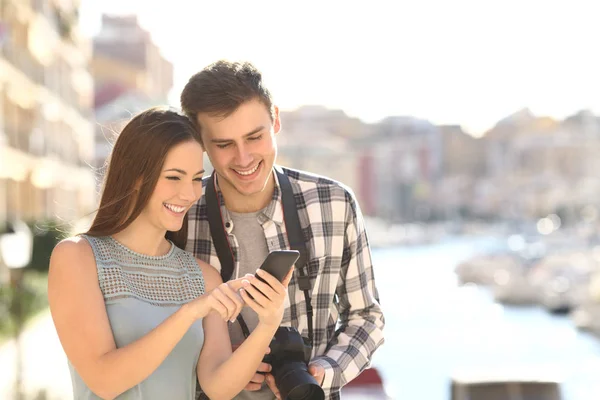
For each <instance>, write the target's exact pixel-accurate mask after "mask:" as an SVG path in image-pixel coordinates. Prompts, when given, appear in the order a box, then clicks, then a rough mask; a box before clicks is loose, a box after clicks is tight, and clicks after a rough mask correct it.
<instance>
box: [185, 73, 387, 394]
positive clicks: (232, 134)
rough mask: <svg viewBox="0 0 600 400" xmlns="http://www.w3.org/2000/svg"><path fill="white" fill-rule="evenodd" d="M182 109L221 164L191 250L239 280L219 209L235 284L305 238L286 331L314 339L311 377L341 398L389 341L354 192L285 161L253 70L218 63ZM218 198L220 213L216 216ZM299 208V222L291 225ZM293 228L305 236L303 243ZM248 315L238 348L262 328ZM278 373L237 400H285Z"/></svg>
mask: <svg viewBox="0 0 600 400" xmlns="http://www.w3.org/2000/svg"><path fill="white" fill-rule="evenodd" d="M181 106H182V109H183V111H184V112H185V113H186V115H187V116H188V117H189V118H190V119H191V120H192V121H193V122H194V123H195V124H196V126H197V128H198V129H199V131H200V133H201V136H202V141H203V142H204V148H205V150H206V152H207V153H208V156H209V158H210V161H211V163H212V165H213V167H214V174H213V175H212V176H210V177H207V178H206V179H204V184H203V196H202V198H201V199H200V200H199V201H198V203H197V204H196V205H195V206H194V207H192V209H191V210H190V214H189V234H188V245H187V250H189V251H192V252H193V253H194V255H195V256H196V257H198V258H200V259H201V260H203V261H205V262H207V263H209V264H211V265H213V266H214V267H216V268H217V269H220V270H221V271H222V275H223V276H224V279H229V276H228V275H229V274H228V273H223V271H224V270H225V269H224V268H222V267H223V263H222V261H223V259H224V258H223V251H219V249H218V248H217V247H216V246H215V237H213V235H214V234H215V230H213V231H211V226H210V225H211V224H212V226H213V227H214V226H216V224H215V223H214V222H211V223H209V220H211V221H214V218H215V215H218V214H219V211H220V219H219V220H218V222H219V224H218V225H219V227H218V228H219V229H221V230H222V231H223V232H224V234H223V237H224V238H226V240H225V239H224V240H223V241H225V242H226V245H225V246H226V247H228V248H227V252H226V253H227V256H229V257H232V258H233V261H232V263H233V265H232V271H231V272H232V273H231V278H235V277H240V276H243V275H244V274H246V273H254V272H255V271H256V269H257V268H258V267H259V266H260V265H261V263H262V261H263V260H264V259H265V258H266V256H267V254H269V253H270V252H272V251H275V250H285V249H290V247H292V246H291V244H290V243H292V242H293V240H290V238H291V237H300V236H301V238H300V240H299V241H300V242H302V243H301V245H302V248H303V249H305V250H306V257H304V258H303V259H304V261H302V263H301V265H299V264H300V263H297V264H296V267H297V268H296V272H295V273H296V275H295V276H294V278H293V279H292V281H291V283H290V285H289V288H288V299H287V301H286V311H285V314H284V317H283V321H282V326H288V327H293V328H296V329H297V331H298V332H299V333H300V334H301V335H302V337H303V338H305V339H306V338H308V339H306V340H305V343H308V345H310V346H311V354H310V360H309V366H308V372H309V373H310V374H311V375H312V376H313V377H314V378H315V380H316V382H317V384H318V385H321V387H322V388H323V391H324V392H325V398H327V399H338V398H339V397H340V394H339V392H340V389H341V388H342V386H343V385H345V384H346V383H348V382H349V381H350V380H352V379H354V378H355V377H356V376H357V375H358V374H359V373H360V372H361V371H362V370H364V369H365V368H367V367H368V366H369V364H370V361H371V357H372V355H373V353H374V352H375V350H376V349H377V348H378V347H379V346H380V345H381V344H382V343H383V334H382V330H383V326H384V317H383V314H382V311H381V308H380V306H379V297H378V293H377V289H376V287H375V280H374V274H373V265H372V262H371V252H370V248H369V244H368V240H367V235H366V232H365V227H364V223H363V217H362V214H361V211H360V207H359V205H358V203H357V201H356V199H355V197H354V194H353V193H352V192H351V191H350V189H349V188H347V187H345V186H344V185H343V184H341V183H338V182H335V181H333V180H331V179H328V178H325V177H321V176H316V175H313V174H310V173H307V172H302V171H296V170H292V169H289V168H282V167H280V166H277V165H276V164H275V162H276V158H277V141H276V136H277V134H279V132H280V130H281V120H280V115H279V109H278V108H277V107H276V106H275V105H274V104H273V101H272V98H271V94H270V92H269V91H268V89H267V88H266V87H265V86H264V84H263V82H262V76H261V73H260V72H259V71H258V70H257V69H256V68H255V67H254V66H253V65H252V64H250V63H231V62H226V61H218V62H216V63H214V64H211V65H209V66H208V67H206V68H204V69H203V70H202V71H200V72H199V73H197V74H196V75H194V76H192V78H191V79H190V80H189V82H188V84H187V85H186V87H185V88H184V90H183V93H182V94H181ZM207 189H208V190H207ZM211 193H212V196H214V197H216V202H215V203H214V204H216V205H215V207H216V209H212V210H211V214H210V215H209V209H210V207H209V205H210V202H207V198H209V199H210V197H211ZM286 193H291V196H286ZM286 198H287V199H290V198H291V203H294V204H292V207H290V206H289V205H290V204H291V203H290V202H289V200H288V203H286V204H288V206H287V209H288V212H287V213H286V212H285V211H284V208H283V203H285V201H286V200H285V199H286ZM292 208H293V209H294V211H296V214H297V217H298V218H296V221H297V223H296V224H293V223H290V221H289V220H288V217H289V214H290V211H289V210H290V209H292ZM296 214H294V215H293V216H294V217H295V215H296ZM284 215H285V218H284ZM217 218H218V217H217ZM298 220H299V221H298ZM294 225H298V228H297V229H294ZM292 230H294V231H296V232H299V234H298V235H295V236H293V234H292ZM211 232H212V233H213V235H211ZM217 233H218V232H217ZM217 240H218V239H217ZM220 243H222V242H220ZM218 247H220V248H222V245H220V244H219V245H218ZM303 275H304V276H303ZM305 277H308V279H305ZM241 315H242V316H243V320H242V321H238V322H234V323H231V325H230V330H229V332H230V337H231V342H232V346H233V347H234V348H235V347H236V346H238V345H239V344H240V343H241V342H242V341H243V340H244V338H245V336H246V335H247V334H248V331H252V329H253V328H254V327H255V326H256V324H257V317H256V314H255V313H254V312H253V311H252V310H250V309H249V308H244V310H243V311H242V313H241ZM269 372H271V373H269ZM264 373H266V374H264ZM276 373H277V371H271V366H270V365H269V364H266V363H263V364H262V365H261V366H260V367H259V370H258V371H257V374H256V375H255V376H254V378H253V379H252V381H251V382H249V383H248V386H246V390H244V391H242V392H241V393H240V394H239V395H238V396H237V397H236V399H252V400H256V399H269V400H272V399H274V398H276V397H277V398H278V397H280V394H279V390H278V388H277V385H276V384H275V382H274V378H273V374H274V375H276Z"/></svg>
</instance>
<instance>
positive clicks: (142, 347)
mask: <svg viewBox="0 0 600 400" xmlns="http://www.w3.org/2000/svg"><path fill="white" fill-rule="evenodd" d="M181 107H182V110H183V112H184V113H185V116H183V115H180V114H178V113H176V112H174V111H169V110H163V109H150V110H147V111H144V112H142V113H140V114H139V115H137V116H135V117H134V118H133V119H132V120H131V121H130V122H129V123H128V124H127V125H126V126H125V128H124V129H123V130H122V132H121V133H120V135H119V137H118V139H117V141H116V142H115V145H114V148H113V151H112V154H111V157H110V161H109V167H108V170H107V173H106V176H105V182H104V189H103V193H102V197H101V200H100V205H99V209H98V212H97V215H96V217H95V219H94V221H93V223H92V226H91V227H90V229H89V231H88V232H86V233H85V234H81V235H78V236H76V237H73V238H69V239H66V240H64V241H62V242H61V243H59V244H58V245H57V246H56V248H55V249H54V251H53V254H52V257H51V260H50V272H49V276H48V286H49V288H48V289H49V292H48V296H49V302H50V309H51V312H52V317H53V320H54V324H55V326H56V329H57V332H58V336H59V338H60V341H61V344H62V346H63V348H64V350H65V353H66V355H67V358H68V360H69V368H70V370H71V377H72V381H73V391H74V397H75V399H76V400H78V399H94V398H110V399H112V398H119V399H121V398H122V399H143V400H146V399H186V400H187V399H194V398H195V397H196V394H197V393H196V392H197V388H196V385H197V382H199V385H200V388H201V391H202V393H201V394H200V396H201V397H202V398H210V399H232V398H236V399H275V398H281V394H280V390H279V389H278V385H277V384H276V382H275V379H274V378H273V374H274V373H276V371H272V368H273V367H272V365H271V364H269V363H267V362H263V361H267V360H266V359H264V357H265V354H267V353H269V352H270V351H271V349H270V346H271V345H272V342H271V341H272V339H273V336H274V335H275V334H279V333H278V332H280V330H281V329H283V328H280V326H281V327H292V328H295V329H296V330H297V332H299V333H300V335H301V336H302V337H303V338H307V337H308V338H309V339H308V341H305V343H307V345H309V346H310V354H309V355H308V356H307V359H306V362H307V363H308V372H309V373H310V374H311V375H312V376H313V377H314V380H316V384H318V385H320V386H321V387H322V389H323V392H324V395H325V398H326V399H338V398H340V393H339V391H340V389H341V387H342V386H343V385H344V384H346V383H347V382H349V381H350V380H352V379H353V378H355V377H356V376H357V375H358V374H359V373H360V372H361V371H362V370H363V369H365V368H366V367H368V366H369V363H370V360H371V357H372V355H373V353H374V351H375V350H376V349H377V348H378V347H379V346H380V345H381V344H382V343H383V335H382V330H383V326H384V318H383V314H382V312H381V308H380V306H379V300H378V294H377V289H376V287H375V282H374V275H373V266H372V263H371V254H370V249H369V244H368V240H367V236H366V232H365V227H364V224H363V218H362V215H361V212H360V208H359V206H358V203H357V202H356V199H355V197H354V195H353V194H352V192H351V191H349V190H348V189H347V188H346V187H344V186H343V185H341V184H340V183H337V182H335V181H332V180H330V179H327V178H323V177H319V176H315V175H311V174H308V173H305V172H301V171H295V170H291V169H287V168H281V167H279V166H276V165H275V159H276V155H277V145H276V135H277V134H278V133H279V131H280V129H281V121H280V116H279V109H278V108H277V107H276V106H275V105H274V104H273V102H272V98H271V94H270V92H269V91H268V89H267V88H266V87H265V86H264V84H263V82H262V78H261V73H260V72H259V71H258V70H257V69H256V68H255V67H254V66H253V65H252V64H250V63H231V62H226V61H218V62H216V63H214V64H211V65H209V66H208V67H206V68H204V69H203V70H202V71H200V72H199V73H197V74H196V75H194V76H193V77H192V78H191V79H190V80H189V82H188V84H187V85H186V87H185V88H184V90H183V92H182V94H181ZM204 151H206V152H207V154H208V156H209V158H210V161H211V164H212V165H213V167H214V173H213V175H211V176H210V177H206V178H204V179H203V174H204V169H203V152H204ZM211 193H212V195H213V196H214V202H213V205H212V206H211V202H210V198H211V197H210V196H209V195H210V194H211ZM286 193H291V199H292V200H291V201H292V202H294V203H295V206H294V207H292V208H294V210H293V211H295V213H292V212H291V211H290V210H291V208H290V207H289V206H288V207H286V209H287V212H286V211H285V210H284V208H283V204H284V203H285V198H286ZM287 198H288V199H289V198H290V197H287ZM286 204H289V200H288V203H286ZM219 214H220V215H219ZM289 215H292V217H295V216H296V215H297V217H295V218H296V221H297V225H298V226H299V229H298V231H299V232H300V235H298V236H302V239H301V240H300V241H301V242H303V243H302V246H303V247H304V248H305V249H306V253H305V257H303V258H304V262H303V263H302V265H300V264H299V263H296V268H292V269H291V270H290V271H289V273H288V274H287V276H286V277H285V278H284V279H283V280H282V281H281V282H280V281H279V280H277V279H275V278H274V277H273V276H271V275H269V274H268V273H264V272H263V271H257V268H258V267H259V266H260V265H261V263H262V261H263V260H264V259H265V257H266V256H267V254H269V253H270V252H272V251H276V250H285V249H290V248H291V246H292V244H293V243H292V242H293V240H291V235H292V233H291V231H292V230H293V226H292V225H294V224H290V222H289V221H288V216H289ZM215 218H216V219H215ZM209 220H212V221H218V225H220V226H219V227H218V228H219V229H220V231H221V232H223V233H221V235H222V236H220V238H221V239H222V240H220V241H219V239H218V238H215V232H216V231H218V230H219V229H215V226H216V225H217V222H212V223H210V221H209ZM211 228H212V230H211ZM211 233H213V234H212V235H211ZM217 236H218V235H217ZM298 236H296V237H298ZM223 243H225V244H223ZM225 246H226V247H227V248H226V249H225V250H223V248H224V247H225ZM224 254H225V255H224ZM228 257H229V258H230V265H229V266H227V265H226V264H227V262H226V261H227V259H228ZM304 267H305V268H304ZM227 269H229V271H227ZM259 278H262V280H261V279H259ZM307 285H308V286H307ZM239 316H241V317H239ZM267 357H268V356H267ZM198 390H200V389H198Z"/></svg>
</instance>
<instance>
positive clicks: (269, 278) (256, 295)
mask: <svg viewBox="0 0 600 400" xmlns="http://www.w3.org/2000/svg"><path fill="white" fill-rule="evenodd" d="M293 273H294V268H293V267H292V268H291V269H290V271H289V272H288V274H287V275H286V276H285V278H284V279H283V282H279V281H278V280H277V278H275V277H274V276H273V275H271V274H269V273H268V272H265V271H263V270H261V269H258V270H257V271H256V274H257V275H258V276H260V277H261V278H262V279H264V280H265V282H266V283H265V282H262V281H260V280H259V279H258V278H257V277H256V276H253V275H247V276H246V277H245V279H244V280H242V282H243V284H244V283H246V282H247V283H248V284H246V285H245V286H244V287H242V288H241V289H240V294H241V295H242V299H244V301H245V302H246V304H247V305H248V306H249V307H250V308H251V309H253V310H254V311H255V312H256V314H257V315H258V321H259V324H264V325H268V326H279V324H280V323H281V319H282V318H283V311H284V300H285V298H286V296H287V288H288V285H289V283H290V280H291V279H292V275H293ZM249 294H250V295H251V296H252V297H250V296H249Z"/></svg>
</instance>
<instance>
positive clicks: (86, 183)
mask: <svg viewBox="0 0 600 400" xmlns="http://www.w3.org/2000/svg"><path fill="white" fill-rule="evenodd" d="M78 8H79V0H64V1H52V2H50V1H43V0H3V1H2V2H0V221H1V220H4V219H5V218H6V217H7V216H8V215H11V216H18V217H20V218H23V219H27V220H39V219H43V218H55V217H58V218H61V219H64V220H65V221H73V220H74V219H76V218H78V217H80V216H82V215H84V214H86V213H89V212H91V211H92V210H93V207H94V206H95V204H94V199H95V193H94V191H95V184H94V183H95V181H94V179H95V178H94V175H93V172H92V170H91V169H90V168H89V164H90V163H91V162H92V160H93V153H94V132H93V127H92V124H91V122H90V120H89V118H90V116H91V110H92V102H93V81H92V79H91V76H90V74H89V72H88V68H89V59H90V56H91V46H90V43H89V42H88V41H86V40H85V38H84V37H83V36H82V35H80V33H79V30H78Z"/></svg>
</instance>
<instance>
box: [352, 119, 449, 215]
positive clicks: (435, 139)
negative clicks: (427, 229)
mask: <svg viewBox="0 0 600 400" xmlns="http://www.w3.org/2000/svg"><path fill="white" fill-rule="evenodd" d="M371 129H372V134H371V135H368V136H365V137H363V138H361V139H360V140H357V141H356V142H355V143H356V146H357V147H358V148H360V149H361V151H360V161H359V164H360V166H361V168H360V169H359V177H358V180H359V182H360V185H361V187H360V189H359V192H360V193H361V196H362V198H363V202H364V206H363V208H364V209H365V214H367V215H371V216H375V217H380V218H383V219H385V220H388V221H391V222H412V221H419V220H427V219H429V218H430V217H431V214H432V210H433V205H434V202H435V201H436V199H435V198H434V194H435V191H434V188H435V185H436V184H437V181H438V180H439V178H440V176H441V173H442V169H441V167H442V163H441V162H442V144H443V143H442V140H441V134H440V130H439V128H438V127H436V126H435V125H433V124H431V123H430V122H428V121H425V120H421V119H417V118H412V117H388V118H386V119H384V120H382V121H381V122H379V123H377V124H375V125H373V126H372V127H371Z"/></svg>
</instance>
